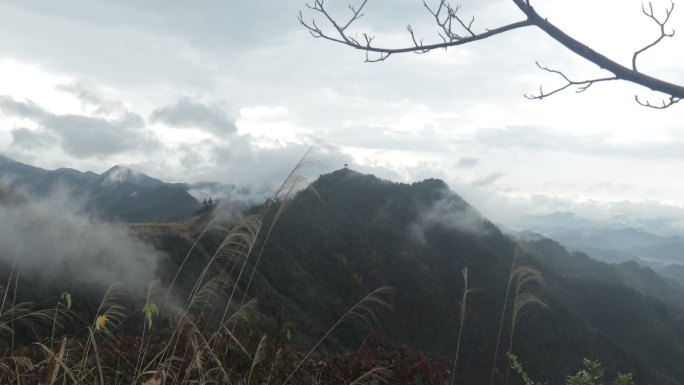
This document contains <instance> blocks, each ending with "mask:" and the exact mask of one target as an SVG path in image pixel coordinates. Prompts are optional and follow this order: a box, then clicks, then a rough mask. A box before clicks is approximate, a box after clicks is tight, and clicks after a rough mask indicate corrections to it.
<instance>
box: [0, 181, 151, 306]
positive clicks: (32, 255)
mask: <svg viewBox="0 0 684 385" xmlns="http://www.w3.org/2000/svg"><path fill="white" fill-rule="evenodd" d="M4 188H6V185H4V184H2V181H0V189H4ZM0 218H2V220H1V221H0V261H1V262H2V263H3V264H6V265H8V266H9V265H12V263H13V262H14V259H15V258H16V263H15V269H17V270H18V271H19V273H20V274H21V275H22V276H24V277H27V276H28V277H29V278H34V279H37V280H40V281H41V282H47V283H56V282H68V283H72V282H73V283H83V284H93V285H101V286H103V287H106V286H109V285H110V284H112V283H115V282H122V283H123V284H125V286H126V287H127V288H128V289H129V290H130V291H131V292H132V293H140V294H143V293H144V290H145V288H146V287H147V285H148V283H149V282H151V281H152V280H153V279H154V277H155V273H156V270H157V266H158V263H159V261H160V259H161V258H162V256H163V254H162V253H161V252H159V251H157V250H155V249H154V248H153V247H152V246H151V245H148V244H146V243H145V242H143V241H142V240H140V239H137V238H136V237H134V236H132V235H131V234H129V232H128V230H127V228H126V227H124V226H116V225H104V224H94V221H93V218H92V217H91V216H90V215H88V214H87V213H85V212H84V211H83V209H82V205H81V204H80V203H79V202H77V201H75V200H74V199H73V198H71V197H70V196H69V194H68V192H67V191H57V192H54V193H52V194H51V195H50V196H49V197H48V198H44V199H27V201H26V202H25V203H17V201H16V200H14V202H0Z"/></svg>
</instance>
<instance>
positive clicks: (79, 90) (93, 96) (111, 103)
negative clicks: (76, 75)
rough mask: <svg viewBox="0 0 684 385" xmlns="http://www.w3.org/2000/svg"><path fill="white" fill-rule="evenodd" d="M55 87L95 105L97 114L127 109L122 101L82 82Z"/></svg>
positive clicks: (85, 103)
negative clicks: (113, 98)
mask: <svg viewBox="0 0 684 385" xmlns="http://www.w3.org/2000/svg"><path fill="white" fill-rule="evenodd" d="M55 89H57V90H58V91H63V92H66V93H68V94H71V95H73V96H75V97H76V98H77V99H78V100H80V101H81V102H82V103H83V104H84V105H90V106H93V107H95V111H93V113H94V114H95V115H106V114H111V113H117V112H119V113H121V112H125V111H126V107H125V106H124V104H123V103H121V102H120V101H118V100H111V99H108V98H106V97H103V96H102V95H100V94H99V93H97V92H96V91H94V90H92V89H91V88H89V87H87V86H85V85H83V84H81V83H75V82H74V83H69V84H60V85H58V86H57V87H55Z"/></svg>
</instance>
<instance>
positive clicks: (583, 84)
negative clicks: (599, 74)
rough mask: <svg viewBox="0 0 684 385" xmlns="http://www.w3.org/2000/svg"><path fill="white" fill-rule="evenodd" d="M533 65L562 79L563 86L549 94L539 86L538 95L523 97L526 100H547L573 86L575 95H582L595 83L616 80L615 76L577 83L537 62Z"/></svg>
mask: <svg viewBox="0 0 684 385" xmlns="http://www.w3.org/2000/svg"><path fill="white" fill-rule="evenodd" d="M535 64H536V65H537V67H539V69H540V70H542V71H545V72H549V73H552V74H556V75H558V76H560V77H562V78H563V80H565V85H563V86H562V87H559V88H556V89H554V90H553V91H550V92H544V90H543V89H542V87H541V86H539V93H538V94H536V95H527V94H526V95H524V96H525V97H526V98H527V99H537V100H541V99H544V98H547V97H549V96H551V95H553V94H556V93H558V92H561V91H563V90H565V89H567V88H569V87H572V86H575V87H576V88H575V93H577V94H579V93H582V92H584V91H586V90H587V89H588V88H589V87H591V86H592V85H594V84H595V83H601V82H607V81H611V80H618V78H617V77H615V76H610V77H605V78H596V79H588V80H579V81H578V80H570V78H568V77H567V76H566V75H565V74H564V73H563V72H561V71H558V70H554V69H550V68H547V67H544V66H542V65H541V64H539V62H535Z"/></svg>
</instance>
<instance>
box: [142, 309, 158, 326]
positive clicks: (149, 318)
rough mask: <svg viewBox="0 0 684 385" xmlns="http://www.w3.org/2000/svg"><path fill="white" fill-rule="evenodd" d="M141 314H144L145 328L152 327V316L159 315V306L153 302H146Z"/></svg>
mask: <svg viewBox="0 0 684 385" xmlns="http://www.w3.org/2000/svg"><path fill="white" fill-rule="evenodd" d="M142 312H143V314H145V323H146V324H147V330H150V329H152V316H156V315H159V308H158V307H157V305H155V304H153V303H148V304H145V306H143V309H142Z"/></svg>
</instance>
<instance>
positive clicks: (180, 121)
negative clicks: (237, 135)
mask: <svg viewBox="0 0 684 385" xmlns="http://www.w3.org/2000/svg"><path fill="white" fill-rule="evenodd" d="M150 122H153V123H154V122H160V123H164V124H167V125H169V126H172V127H184V128H199V129H203V130H206V131H209V132H211V133H214V134H219V135H225V134H232V133H234V132H235V131H237V127H236V126H235V122H234V121H233V119H232V118H231V117H230V116H228V114H226V112H225V111H224V110H223V109H222V108H220V107H219V106H217V105H206V104H202V103H198V102H195V101H192V100H190V99H189V98H181V99H178V101H177V102H176V103H174V104H172V105H169V106H165V107H162V108H159V109H157V110H154V111H152V114H150Z"/></svg>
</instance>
